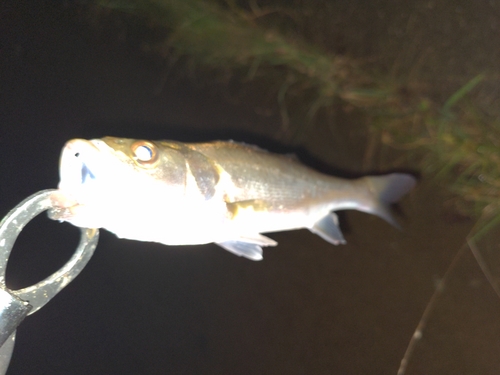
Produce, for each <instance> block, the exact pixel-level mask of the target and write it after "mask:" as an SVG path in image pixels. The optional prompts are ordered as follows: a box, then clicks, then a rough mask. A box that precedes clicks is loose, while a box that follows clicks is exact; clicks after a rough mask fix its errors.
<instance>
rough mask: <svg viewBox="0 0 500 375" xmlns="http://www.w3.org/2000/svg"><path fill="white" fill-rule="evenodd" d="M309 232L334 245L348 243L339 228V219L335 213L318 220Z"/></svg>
mask: <svg viewBox="0 0 500 375" xmlns="http://www.w3.org/2000/svg"><path fill="white" fill-rule="evenodd" d="M309 230H310V231H311V232H313V233H314V234H317V235H318V236H320V237H321V238H322V239H324V240H325V241H328V242H330V243H331V244H333V245H340V244H345V243H346V240H345V239H344V235H343V234H342V232H341V231H340V228H339V219H338V217H337V215H336V214H335V213H333V212H331V213H329V214H328V215H326V216H325V217H323V218H322V219H320V220H318V221H317V222H316V223H314V225H313V226H312V228H309Z"/></svg>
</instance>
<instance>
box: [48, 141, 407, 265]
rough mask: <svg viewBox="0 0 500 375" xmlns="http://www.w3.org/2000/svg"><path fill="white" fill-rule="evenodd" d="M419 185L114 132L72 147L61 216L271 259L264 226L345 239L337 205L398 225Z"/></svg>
mask: <svg viewBox="0 0 500 375" xmlns="http://www.w3.org/2000/svg"><path fill="white" fill-rule="evenodd" d="M414 184H415V179H414V177H412V176H410V175H407V174H398V173H394V174H389V175H385V176H369V177H362V178H359V179H354V180H346V179H342V178H337V177H333V176H329V175H325V174H322V173H319V172H317V171H315V170H313V169H311V168H308V167H306V166H304V165H303V164H300V163H299V162H298V161H295V160H293V159H292V158H290V157H287V156H283V155H276V154H272V153H270V152H267V151H264V150H262V149H260V148H258V147H256V146H251V145H246V144H242V143H236V142H231V141H230V142H223V141H215V142H210V143H181V142H174V141H154V142H153V141H144V140H134V139H124V138H113V137H105V138H102V139H94V140H83V139H73V140H71V141H69V142H67V144H66V145H65V146H64V148H63V151H62V154H61V161H60V183H59V190H58V194H56V195H55V198H54V199H55V201H56V204H57V205H58V206H60V207H61V209H60V210H59V211H58V212H57V213H55V214H54V215H53V216H54V218H57V219H59V220H62V221H68V222H70V223H72V224H74V225H76V226H79V227H87V228H105V229H107V230H109V231H111V232H113V233H115V234H116V235H117V236H118V237H121V238H127V239H132V240H140V241H153V242H159V243H162V244H166V245H194V244H206V243H211V242H215V243H217V244H218V245H220V246H221V247H223V248H224V249H226V250H228V251H231V252H232V253H234V254H237V255H240V256H244V257H247V258H249V259H252V260H260V259H262V247H264V246H275V245H276V244H277V243H276V242H275V241H274V240H272V239H270V238H268V237H265V236H264V235H262V233H267V232H277V231H285V230H294V229H300V228H307V229H309V230H311V231H312V232H313V233H316V234H318V235H320V236H321V237H322V238H323V239H325V240H327V241H329V242H330V243H333V244H340V243H345V240H344V238H343V236H342V233H341V231H340V229H339V227H338V221H337V217H336V215H335V213H334V211H337V210H346V209H354V210H358V211H363V212H368V213H371V214H375V215H378V216H380V217H382V218H383V219H385V220H387V221H388V222H389V223H391V224H394V225H397V224H396V222H395V221H394V219H393V218H392V216H391V213H390V210H389V205H390V204H392V203H394V202H396V201H397V200H399V199H400V198H401V197H402V196H403V195H404V194H406V193H407V192H408V191H409V190H410V189H411V188H412V187H413V186H414Z"/></svg>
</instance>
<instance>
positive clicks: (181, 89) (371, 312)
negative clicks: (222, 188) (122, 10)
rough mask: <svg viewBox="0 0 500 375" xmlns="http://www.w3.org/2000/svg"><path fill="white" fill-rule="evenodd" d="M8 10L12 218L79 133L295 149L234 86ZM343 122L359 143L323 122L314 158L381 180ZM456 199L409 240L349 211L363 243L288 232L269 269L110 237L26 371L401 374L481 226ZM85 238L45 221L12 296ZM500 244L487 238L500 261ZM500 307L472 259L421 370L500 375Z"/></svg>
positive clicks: (28, 10) (214, 251)
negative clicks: (233, 92)
mask: <svg viewBox="0 0 500 375" xmlns="http://www.w3.org/2000/svg"><path fill="white" fill-rule="evenodd" d="M387 6H390V3H388V5H387ZM485 6H486V5H485ZM365 10H366V9H365ZM365 10H363V12H364V11H365ZM0 12H1V13H0V17H1V20H0V124H1V125H0V129H1V131H0V146H1V147H0V173H1V175H2V176H3V178H2V183H1V184H0V192H1V196H2V199H1V201H0V212H2V215H3V213H6V212H7V211H8V210H9V209H11V208H12V207H14V206H15V205H16V204H17V203H18V202H20V201H21V200H22V199H24V198H25V197H26V196H28V195H30V194H31V193H33V192H35V191H38V190H41V189H46V188H53V187H56V184H57V181H58V176H57V173H58V172H57V162H58V157H59V152H60V149H61V148H62V146H63V144H64V142H65V141H67V140H68V139H70V138H75V137H82V138H95V137H101V136H104V135H114V136H128V137H138V138H150V139H158V138H167V139H168V138H170V139H177V140H183V141H191V140H207V139H213V138H226V139H228V138H233V139H236V140H241V141H246V142H258V143H259V144H260V145H261V146H264V147H267V148H271V149H272V150H274V151H281V150H282V149H285V148H282V147H280V145H279V144H277V143H276V142H273V141H271V139H272V137H273V135H274V134H275V132H276V129H279V126H280V119H279V116H278V114H277V113H272V112H270V115H269V116H263V115H262V114H261V113H262V111H258V110H257V111H256V106H257V105H256V104H253V103H251V102H248V101H247V102H245V101H238V100H234V99H233V100H227V97H228V96H229V95H228V93H227V90H226V89H225V88H224V87H219V88H217V89H213V88H210V87H205V88H203V87H202V88H200V87H195V85H193V84H192V82H190V81H189V80H186V79H174V78H175V77H173V78H172V80H170V79H167V81H166V83H165V84H164V85H163V83H162V82H160V80H159V79H158V75H159V74H160V73H162V72H163V68H164V67H163V66H162V63H161V62H159V61H158V60H157V59H155V58H154V57H151V56H147V55H145V54H144V53H141V52H140V50H139V48H138V46H137V45H135V46H134V45H131V44H130V43H125V42H120V41H118V40H116V39H115V38H107V37H106V35H102V34H99V33H98V32H96V31H95V29H92V30H91V29H90V28H89V26H88V23H87V22H86V21H85V17H84V16H82V15H81V14H80V13H79V12H78V8H75V7H72V6H62V5H61V4H59V3H57V4H55V3H52V2H46V3H45V4H43V3H40V4H39V5H38V6H37V7H35V6H33V4H31V3H29V2H22V1H21V2H17V1H8V2H5V3H3V4H2V5H1V6H0ZM401 12H402V13H404V12H403V11H401ZM491 14H492V13H490V16H491ZM349 43H353V42H352V41H349ZM450 43H452V44H453V43H455V42H450ZM457 43H458V42H457ZM496 53H498V51H496ZM162 87H163V89H162V90H161V88H162ZM257 102H258V100H257ZM271 107H272V106H271ZM337 120H338V121H337V124H338V123H344V122H345V125H346V126H345V127H341V126H337V127H336V129H337V130H338V132H340V134H341V136H338V137H332V136H331V129H329V128H328V127H327V126H320V127H319V128H318V129H317V130H316V132H314V133H312V134H311V135H310V137H309V139H308V141H307V143H306V147H305V149H306V150H299V154H300V155H301V156H302V154H303V156H304V158H305V159H306V160H307V161H308V163H309V165H311V166H313V167H316V168H318V169H321V170H323V171H328V172H339V173H341V174H343V175H351V174H358V173H360V172H362V171H364V169H366V168H364V166H363V156H364V155H363V153H364V147H365V144H364V143H363V142H364V140H363V139H364V138H363V137H361V139H362V141H359V139H360V135H362V134H361V133H362V132H363V130H362V128H361V127H359V126H356V124H355V123H350V122H349V117H348V116H346V115H342V116H341V115H339V116H338V118H337ZM356 140H358V141H356ZM371 168H372V169H371V171H373V172H381V171H382V170H381V168H383V166H380V164H379V163H377V162H376V161H374V162H373V163H372V165H371ZM447 199H448V197H447V196H446V195H445V194H444V193H443V192H442V191H440V190H438V189H437V188H436V187H435V186H434V185H433V184H432V183H431V182H427V181H422V182H421V183H420V186H419V187H418V188H417V189H416V190H415V191H414V192H413V193H412V194H410V196H408V197H407V198H405V200H404V201H403V202H402V205H401V208H402V211H403V212H404V215H405V219H404V220H403V226H404V231H403V232H398V231H397V230H395V229H394V228H392V227H390V226H389V225H387V224H386V223H385V222H383V221H382V220H380V219H378V218H375V217H372V216H369V215H366V214H361V213H357V212H348V213H346V214H343V215H342V216H341V225H342V227H343V229H344V232H345V237H346V239H347V242H348V244H347V245H345V246H339V247H333V246H332V245H330V244H328V243H326V242H324V241H322V240H321V239H320V238H319V237H317V236H314V235H312V234H311V233H310V232H308V231H295V232H288V233H276V234H272V235H271V237H272V238H273V239H275V240H277V241H278V242H279V246H278V247H276V248H273V249H268V250H265V252H264V261H262V262H251V261H249V260H246V259H241V258H238V257H236V256H234V255H232V254H230V253H228V252H226V251H224V250H222V249H220V248H219V247H217V246H215V245H206V246H196V247H191V246H190V247H165V246H161V245H154V244H145V243H139V242H133V241H124V240H118V239H117V238H115V236H113V235H111V234H109V233H106V232H104V231H102V232H101V239H100V242H99V245H98V248H97V250H96V253H95V255H94V257H93V259H92V260H91V261H90V263H89V265H88V266H87V267H86V268H85V270H84V271H83V272H82V274H81V275H80V276H79V277H78V278H77V279H76V280H75V281H74V282H73V283H72V284H71V285H69V286H68V287H67V288H66V289H65V290H63V291H62V292H61V293H60V294H59V295H58V296H57V297H56V298H55V299H54V300H53V301H51V303H49V304H48V305H47V306H45V307H44V308H43V309H42V310H40V311H39V312H37V313H36V314H34V315H33V316H30V317H28V318H27V319H26V320H25V321H24V322H23V324H22V325H21V326H20V328H19V329H18V336H17V342H16V348H15V351H14V356H13V359H12V363H11V367H10V369H9V374H31V373H36V374H89V373H92V374H111V373H116V374H138V373H142V374H165V373H168V374H306V373H307V374H396V372H397V369H398V367H399V363H400V361H401V359H402V357H403V355H404V352H405V350H406V347H407V345H408V342H409V340H410V338H411V336H412V335H413V332H414V330H415V327H416V326H417V324H418V322H419V320H420V317H421V315H422V313H423V311H424V309H425V307H426V305H427V303H428V301H429V299H430V298H431V296H432V294H433V293H434V291H435V288H436V286H437V284H438V282H439V280H440V278H441V277H442V276H443V275H444V273H445V272H446V270H447V268H448V267H449V265H450V264H451V262H452V260H453V258H454V257H455V255H456V254H457V251H458V250H459V248H460V247H461V246H462V245H463V243H464V238H465V235H466V234H467V233H468V231H469V230H470V228H471V227H472V225H473V223H472V222H469V221H464V220H458V221H454V220H450V219H449V217H448V216H447V215H446V210H445V209H444V208H443V206H444V205H445V202H446V200H447ZM165 214H168V213H165ZM165 229H166V230H168V228H165ZM194 230H195V229H194ZM77 241H78V230H77V229H76V228H72V227H71V226H69V225H65V224H58V223H55V222H51V221H49V220H48V219H46V218H45V217H44V215H42V217H40V218H37V219H36V220H35V221H34V222H33V223H32V224H30V225H29V226H28V227H27V228H26V229H25V231H23V233H22V234H21V236H20V238H19V240H18V242H17V243H16V247H15V249H14V253H13V254H12V258H11V262H10V264H9V269H8V274H7V282H8V285H9V286H11V287H12V288H18V287H23V286H26V285H30V284H32V283H35V282H37V281H39V280H40V279H41V278H43V277H45V276H47V275H48V274H49V273H51V272H53V271H54V270H56V269H57V268H58V267H59V266H60V265H62V264H63V263H64V262H65V261H66V260H67V259H68V258H69V256H70V255H71V252H72V251H73V249H74V248H75V246H76V243H77ZM497 243H498V241H496V242H493V241H490V242H488V243H487V245H488V246H489V251H490V252H491V253H492V254H494V253H495V251H496V250H498V245H496V244H497ZM485 246H486V245H485ZM499 313H500V300H499V299H498V297H497V296H496V295H495V294H494V292H493V290H492V288H491V287H490V285H489V284H488V283H487V281H486V279H485V278H484V276H483V275H482V273H481V271H480V268H479V267H478V265H477V263H476V262H475V260H474V259H473V257H472V255H470V253H469V252H467V251H465V252H464V254H463V256H462V257H461V258H460V259H459V261H458V262H457V266H456V268H455V270H454V271H453V272H452V273H451V277H450V279H449V282H448V283H447V284H446V286H445V290H444V292H443V298H441V299H440V300H439V301H438V303H437V304H436V307H435V310H434V311H433V312H432V314H431V315H430V320H429V322H428V326H427V328H426V330H425V331H424V333H423V338H422V339H421V340H420V342H419V344H418V346H417V348H416V350H415V352H414V354H413V356H412V357H411V358H410V364H409V367H408V372H407V373H408V374H446V373H449V374H478V373H481V374H496V373H498V369H499V368H500V359H499V358H500V356H499V353H500V344H499V340H498V337H499V336H500V320H499V318H498V316H499Z"/></svg>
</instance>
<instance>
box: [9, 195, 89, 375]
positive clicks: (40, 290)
mask: <svg viewBox="0 0 500 375" xmlns="http://www.w3.org/2000/svg"><path fill="white" fill-rule="evenodd" d="M55 191H57V190H55V189H49V190H42V191H39V192H38V193H35V194H33V195H31V196H30V197H28V198H26V199H25V200H24V201H22V202H21V203H19V204H18V205H17V206H16V207H15V208H14V209H12V210H11V211H10V212H9V213H8V214H7V216H5V217H4V218H3V220H2V222H1V223H0V374H4V373H5V371H6V370H7V367H8V363H9V361H10V356H11V354H12V349H13V347H14V338H15V330H16V328H17V326H18V325H19V324H20V323H21V322H22V320H23V319H24V318H25V317H26V316H27V315H30V314H33V313H34V312H35V311H38V310H39V309H40V308H42V307H43V306H44V305H45V304H46V303H47V302H49V301H50V300H51V299H52V298H53V297H54V296H55V295H56V294H57V293H59V292H60V291H61V290H62V289H63V288H64V287H65V286H66V285H68V284H69V283H70V282H71V281H72V280H73V279H74V278H75V277H76V276H77V275H78V274H79V273H80V272H81V271H82V269H83V268H84V267H85V265H86V264H87V263H88V261H89V260H90V258H91V257H92V255H93V254H94V250H95V248H96V246H97V241H98V239H99V231H98V230H97V229H84V228H81V238H80V243H79V244H78V247H77V249H76V251H75V253H74V254H73V256H72V257H71V258H70V260H69V261H68V262H67V263H66V264H65V265H64V266H63V267H62V268H61V269H59V270H58V271H56V272H54V273H53V274H52V275H50V276H49V277H47V278H46V279H44V280H42V281H40V282H39V283H37V284H35V285H32V286H30V287H27V288H24V289H19V290H10V289H8V288H7V287H6V285H5V270H6V268H7V262H8V259H9V256H10V253H11V251H12V247H13V246H14V243H15V241H16V239H17V236H18V235H19V233H21V230H22V229H23V228H24V227H25V226H26V224H28V222H29V221H31V220H32V219H33V218H34V217H35V216H37V215H39V214H40V213H42V212H43V211H46V210H48V209H54V208H55V209H57V207H54V203H53V201H52V199H51V197H52V194H53V193H54V192H55ZM7 340H8V341H7ZM4 343H5V344H4Z"/></svg>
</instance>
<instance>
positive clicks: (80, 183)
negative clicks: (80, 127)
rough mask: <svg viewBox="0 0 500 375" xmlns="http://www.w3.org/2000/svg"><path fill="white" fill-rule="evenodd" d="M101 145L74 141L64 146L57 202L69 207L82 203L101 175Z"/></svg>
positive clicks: (60, 164) (79, 140) (93, 141)
mask: <svg viewBox="0 0 500 375" xmlns="http://www.w3.org/2000/svg"><path fill="white" fill-rule="evenodd" d="M98 146H100V144H99V143H97V142H95V140H92V141H88V140H85V139H72V140H70V141H68V142H67V143H66V145H65V146H64V148H63V150H62V153H61V158H60V162H59V176H60V181H59V185H58V188H59V191H58V194H57V196H58V199H57V202H58V203H59V204H60V205H61V206H63V207H68V206H71V205H75V204H78V203H80V201H81V200H82V197H83V193H84V191H85V190H88V188H89V187H90V186H91V185H92V184H93V183H95V182H96V180H97V178H96V177H97V176H98V175H99V173H98V172H99V162H98V160H99V156H100V153H101V150H100V149H99V147H98Z"/></svg>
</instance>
